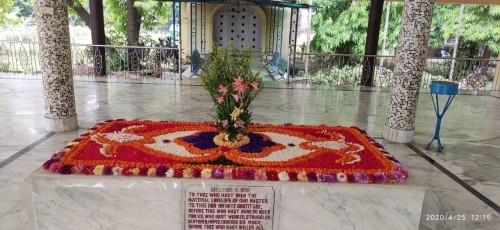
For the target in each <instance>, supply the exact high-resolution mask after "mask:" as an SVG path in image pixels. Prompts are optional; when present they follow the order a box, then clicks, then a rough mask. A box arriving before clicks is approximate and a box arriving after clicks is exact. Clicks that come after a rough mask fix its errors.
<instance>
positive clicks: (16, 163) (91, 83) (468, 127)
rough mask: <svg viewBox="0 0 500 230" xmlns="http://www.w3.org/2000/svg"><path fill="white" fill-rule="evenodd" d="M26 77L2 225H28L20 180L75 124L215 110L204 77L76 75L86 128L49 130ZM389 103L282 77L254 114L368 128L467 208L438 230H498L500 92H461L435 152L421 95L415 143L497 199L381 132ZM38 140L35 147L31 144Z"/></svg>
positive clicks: (16, 86) (10, 140) (2, 170)
mask: <svg viewBox="0 0 500 230" xmlns="http://www.w3.org/2000/svg"><path fill="white" fill-rule="evenodd" d="M16 78H17V79H16ZM19 78H20V77H18V76H13V75H9V76H6V75H0V96H1V97H2V100H0V121H1V122H0V229H2V230H3V229H28V226H29V225H28V217H27V212H26V210H25V206H24V205H23V203H22V199H23V196H25V195H26V194H24V193H19V187H20V186H21V185H22V183H21V182H22V181H23V179H24V178H25V177H26V176H28V175H29V174H30V172H31V171H33V170H34V169H36V168H37V167H39V166H40V165H41V164H42V162H43V161H44V160H45V159H47V158H48V157H49V156H50V154H51V153H52V152H54V151H56V150H58V149H60V148H61V147H63V146H64V145H65V143H66V142H68V141H70V140H72V139H73V138H74V137H76V136H77V135H78V132H82V131H83V130H84V129H86V128H89V127H90V126H92V125H93V124H94V123H97V122H98V121H101V120H105V119H109V118H126V119H153V120H181V121H202V120H206V119H208V118H209V116H208V114H209V113H210V112H211V109H212V106H211V102H210V101H209V99H208V97H207V96H206V93H205V91H204V90H203V88H202V87H200V86H198V85H197V82H192V81H183V82H182V84H179V83H176V82H172V81H165V80H119V79H109V80H107V79H90V78H78V79H77V80H76V81H75V91H76V92H75V93H76V102H77V113H78V119H79V124H80V127H81V129H80V130H78V131H73V132H67V133H58V134H55V135H52V136H51V135H47V132H45V130H44V129H43V123H42V122H43V100H42V97H43V92H42V83H41V80H40V79H39V78H38V79H37V78H36V77H31V78H25V79H19ZM387 103H388V92H387V91H386V90H383V91H374V92H366V91H359V90H351V89H348V88H347V89H343V88H335V89H334V88H326V87H321V88H309V87H307V86H303V85H295V86H293V87H292V88H290V87H288V86H286V85H283V84H282V83H281V84H278V83H269V84H268V85H267V88H266V89H265V90H264V91H263V92H262V94H261V95H260V96H259V97H258V98H257V99H256V100H255V102H254V104H253V113H254V121H255V122H259V123H278V124H279V123H284V122H292V123H296V124H327V125H343V126H352V125H355V126H358V127H361V128H362V129H365V130H367V132H368V134H369V135H371V136H373V137H375V138H377V140H378V141H380V142H382V143H383V144H384V145H385V146H386V148H387V149H388V150H389V151H390V152H391V153H392V154H394V155H395V156H396V157H397V159H399V160H400V161H401V162H402V163H403V164H404V165H406V166H407V167H408V168H409V171H410V176H414V177H416V178H418V179H419V180H421V181H422V182H423V183H425V184H426V185H427V186H429V189H430V190H431V191H432V192H433V193H434V195H435V196H436V197H437V199H438V201H439V203H440V206H441V213H443V214H454V215H456V214H466V215H467V220H466V221H440V222H439V223H438V224H439V225H438V226H439V229H498V228H497V227H498V226H499V225H500V221H499V219H498V217H499V214H498V210H494V209H493V208H491V207H490V206H493V207H495V206H496V208H498V206H497V205H498V203H499V201H500V177H499V176H498V175H500V170H499V168H500V167H499V166H500V155H499V153H500V99H499V98H495V97H491V96H473V95H466V94H462V95H459V96H458V97H457V98H456V99H455V101H454V102H453V104H452V106H451V108H450V110H449V112H448V113H447V114H446V116H445V118H444V121H443V128H442V131H441V137H442V141H443V143H444V145H445V149H444V152H443V153H441V154H439V155H438V154H436V152H435V151H426V150H425V149H424V146H425V144H426V143H427V142H428V141H429V139H430V138H431V136H432V134H433V132H434V125H435V115H434V112H433V109H432V104H431V101H430V96H429V94H425V93H424V94H421V96H420V102H419V107H418V114H417V120H416V132H415V135H416V137H415V141H414V142H413V143H412V144H411V146H412V147H416V149H418V151H420V152H421V153H423V154H426V155H427V156H430V157H431V158H432V159H433V160H435V161H436V162H437V163H438V164H440V165H442V166H443V167H444V168H446V170H448V171H450V172H451V173H452V174H454V175H456V176H457V177H458V178H459V179H460V180H462V181H464V182H465V183H466V185H465V186H467V185H468V186H470V187H471V188H472V189H473V190H476V191H477V192H478V193H479V196H480V195H481V194H482V195H483V196H484V197H485V198H486V199H489V200H490V201H491V202H492V203H493V204H491V203H490V206H488V205H487V204H486V203H485V202H484V201H483V200H485V199H483V200H480V199H479V198H478V197H477V195H478V194H476V195H474V194H473V193H471V192H470V191H468V190H466V189H465V188H464V186H463V185H461V184H459V183H457V182H456V181H454V180H453V179H452V178H451V177H450V176H448V175H446V174H445V173H443V172H442V171H441V170H439V169H438V168H436V166H434V165H432V164H431V163H429V162H428V161H426V160H425V159H424V158H422V156H421V155H419V154H418V153H417V152H416V151H414V150H412V149H411V148H409V147H408V146H407V145H402V144H395V143H391V142H388V141H385V140H384V139H382V138H381V137H382V131H383V127H384V122H385V119H386V116H387ZM41 138H46V140H44V139H41ZM38 140H39V144H38V145H36V146H35V145H32V146H30V144H32V143H34V142H36V141H38ZM30 147H34V148H30ZM13 155H14V156H16V157H17V156H19V157H18V158H15V157H12V156H13ZM14 158H15V159H14ZM428 214H437V213H428ZM471 214H478V215H483V214H484V215H491V220H490V221H472V220H471V216H470V215H471ZM495 226H497V227H495Z"/></svg>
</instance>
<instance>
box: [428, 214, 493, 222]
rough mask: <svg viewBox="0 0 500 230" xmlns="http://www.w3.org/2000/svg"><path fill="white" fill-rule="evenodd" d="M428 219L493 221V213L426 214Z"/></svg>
mask: <svg viewBox="0 0 500 230" xmlns="http://www.w3.org/2000/svg"><path fill="white" fill-rule="evenodd" d="M425 219H426V220H431V221H432V220H438V221H441V220H442V221H445V220H456V221H491V220H492V218H491V214H426V215H425Z"/></svg>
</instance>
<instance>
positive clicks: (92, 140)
mask: <svg viewBox="0 0 500 230" xmlns="http://www.w3.org/2000/svg"><path fill="white" fill-rule="evenodd" d="M217 135H219V132H218V130H217V129H216V128H215V127H213V126H212V125H211V124H208V123H196V122H166V121H141V120H134V121H126V120H122V119H119V120H108V121H106V122H102V123H99V124H97V125H96V126H94V127H92V128H91V129H90V130H88V131H87V132H85V133H83V134H81V136H80V137H79V138H77V139H75V140H74V141H72V142H70V143H69V144H68V145H66V146H65V147H64V148H63V149H62V150H61V151H58V152H57V153H55V154H53V155H52V157H51V158H50V159H49V160H47V161H46V162H45V163H44V164H43V168H45V169H47V170H50V171H51V172H54V173H60V174H85V175H99V176H101V175H102V176H108V175H109V176H117V175H123V176H150V177H166V178H185V179H191V178H201V179H233V180H258V181H290V182H294V181H299V182H326V183H336V182H339V183H401V182H405V181H406V179H407V178H408V172H407V171H406V169H405V168H404V167H403V166H402V165H401V164H400V163H399V162H398V161H397V160H396V159H395V158H394V157H393V156H392V155H390V154H389V153H388V152H387V151H386V150H385V149H384V148H383V146H382V145H380V144H378V143H377V142H376V141H375V140H374V139H372V138H371V137H369V136H367V135H366V133H365V132H364V131H363V130H360V129H359V128H356V127H340V126H336V127H329V126H325V125H321V126H305V125H293V124H285V125H266V124H258V125H257V124H250V125H248V127H247V135H246V137H247V139H248V140H247V142H245V143H241V144H240V145H238V146H230V147H227V146H220V145H217V144H216V143H215V141H214V140H216V139H214V137H216V136H217ZM164 140H170V141H164Z"/></svg>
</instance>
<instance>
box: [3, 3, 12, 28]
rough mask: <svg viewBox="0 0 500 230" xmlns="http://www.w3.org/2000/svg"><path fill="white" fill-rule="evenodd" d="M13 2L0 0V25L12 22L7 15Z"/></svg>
mask: <svg viewBox="0 0 500 230" xmlns="http://www.w3.org/2000/svg"><path fill="white" fill-rule="evenodd" d="M13 3H14V2H13V1H12V0H0V26H3V25H6V24H10V23H12V22H13V20H12V19H11V18H10V17H9V11H10V10H11V9H12V5H13Z"/></svg>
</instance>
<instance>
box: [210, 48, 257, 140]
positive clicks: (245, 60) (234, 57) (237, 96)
mask: <svg viewBox="0 0 500 230" xmlns="http://www.w3.org/2000/svg"><path fill="white" fill-rule="evenodd" d="M213 47H214V48H213V50H212V52H210V54H209V55H208V60H207V62H206V63H204V65H203V70H204V72H203V74H202V75H201V76H200V79H201V82H202V84H203V87H204V88H205V90H207V91H208V93H209V94H210V97H211V98H212V101H213V102H214V107H215V114H213V115H212V117H213V118H214V119H215V126H216V127H217V128H218V129H219V130H221V131H223V132H225V133H227V134H228V139H229V140H230V141H233V140H234V139H236V135H237V134H238V133H245V132H246V127H247V125H248V124H249V123H250V122H251V120H252V119H251V118H252V112H251V111H250V109H249V106H250V104H251V102H252V101H253V100H254V99H255V97H256V96H257V95H258V94H259V93H260V91H261V90H262V78H261V77H260V73H253V72H252V70H251V68H250V63H251V61H252V55H251V50H250V49H246V50H243V51H237V50H235V48H234V45H233V44H229V45H228V46H227V47H226V48H221V47H219V46H217V45H214V46H213Z"/></svg>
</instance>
